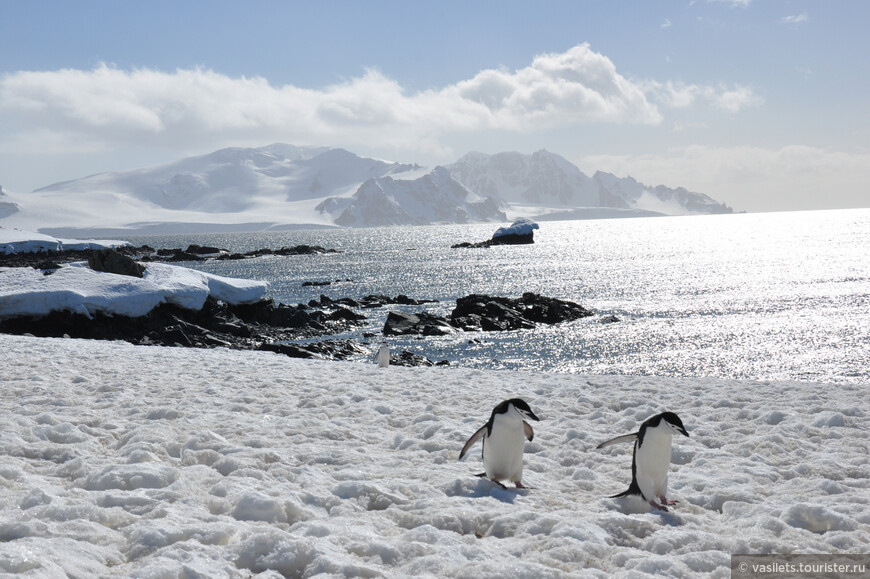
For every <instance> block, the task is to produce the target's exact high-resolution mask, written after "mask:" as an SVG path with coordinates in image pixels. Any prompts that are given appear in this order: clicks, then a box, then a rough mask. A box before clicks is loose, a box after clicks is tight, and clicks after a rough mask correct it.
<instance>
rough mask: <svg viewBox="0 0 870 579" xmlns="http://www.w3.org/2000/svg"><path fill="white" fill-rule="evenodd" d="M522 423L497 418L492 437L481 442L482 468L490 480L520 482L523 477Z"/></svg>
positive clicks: (523, 444)
mask: <svg viewBox="0 0 870 579" xmlns="http://www.w3.org/2000/svg"><path fill="white" fill-rule="evenodd" d="M524 448H525V434H524V431H523V421H522V420H517V419H516V418H513V417H511V418H502V417H499V416H497V417H496V418H495V421H494V422H493V425H492V435H491V436H489V437H488V438H486V439H485V440H484V441H483V467H484V469H486V477H487V478H488V479H490V480H509V481H513V482H516V481H520V480H522V477H523V450H524Z"/></svg>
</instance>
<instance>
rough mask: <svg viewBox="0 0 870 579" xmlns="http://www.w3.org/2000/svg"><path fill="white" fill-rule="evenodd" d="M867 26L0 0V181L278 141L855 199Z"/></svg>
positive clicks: (811, 14)
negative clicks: (539, 154)
mask: <svg viewBox="0 0 870 579" xmlns="http://www.w3.org/2000/svg"><path fill="white" fill-rule="evenodd" d="M868 24H870V3H866V2H859V1H856V2H836V1H834V2H811V1H798V0H795V1H773V0H767V1H761V0H734V1H732V0H694V1H690V0H681V1H674V2H667V1H664V2H641V1H637V2H633V1H624V2H613V1H593V0H589V1H580V0H575V1H570V2H561V1H549V2H548V1H544V2H538V3H531V2H508V1H503V0H502V1H498V2H495V1H493V2H485V1H482V2H468V1H465V2H453V1H446V2H426V3H423V2H406V1H402V2H398V1H396V2H388V1H381V2H377V1H369V2H362V1H356V2H350V1H348V2H337V1H320V2H286V1H285V2H276V1H258V2H244V3H243V2H223V1H209V2H205V1H203V2H198V1H186V2H164V1H149V2H111V1H108V0H104V1H85V0H77V1H42V0H28V1H27V2H22V1H18V0H0V185H3V186H4V188H5V189H7V190H12V191H15V192H19V193H23V192H26V191H30V190H32V189H34V188H38V187H41V186H44V185H48V184H50V183H53V182H56V181H60V180H65V179H74V178H78V177H82V176H85V175H87V174H91V173H95V172H101V171H109V170H119V169H126V168H135V167H141V166H146V165H152V164H157V163H165V162H169V161H173V160H176V159H178V158H180V157H183V156H189V155H197V154H204V153H208V152H211V151H214V150H216V149H219V148H222V147H225V146H262V145H266V144H269V143H271V142H275V141H280V142H288V143H292V144H297V145H332V146H342V147H345V148H347V149H349V150H351V151H353V152H355V153H357V154H363V155H371V156H378V157H383V158H388V159H390V160H397V161H403V162H418V163H422V164H437V163H449V162H452V161H454V160H456V159H457V158H458V157H460V156H461V155H463V154H465V153H466V152H469V151H471V150H478V151H483V152H486V153H496V152H499V151H504V150H516V151H520V152H524V153H531V152H534V151H536V150H539V149H547V150H550V151H552V152H555V153H558V154H560V155H562V156H564V157H566V158H567V159H568V160H570V161H572V162H574V163H575V164H577V165H578V166H580V168H581V169H583V170H584V171H586V172H587V173H589V174H592V173H594V171H595V170H598V169H601V170H605V171H610V172H613V173H615V174H617V175H619V176H624V175H629V174H630V175H632V176H634V177H636V178H637V179H639V180H641V181H643V182H645V183H647V184H650V185H657V184H665V185H669V186H672V187H674V186H685V187H687V188H689V189H692V190H695V191H701V192H704V193H707V194H709V195H711V196H713V197H714V198H716V199H717V200H720V201H724V202H725V203H728V204H729V205H731V206H733V207H734V208H735V209H738V210H747V211H770V210H789V209H823V208H839V207H867V206H870V191H868V186H867V183H868V180H870V150H868V149H870V110H868V109H870V64H868V62H870V60H868V58H867V56H866V55H867V54H868V53H870V41H868V36H870V35H868V34H867V32H866V28H867V25H868Z"/></svg>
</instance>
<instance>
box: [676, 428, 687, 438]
mask: <svg viewBox="0 0 870 579" xmlns="http://www.w3.org/2000/svg"><path fill="white" fill-rule="evenodd" d="M677 432H679V433H680V434H682V435H683V436H689V432H688V431H687V430H686V429H685V428H683V427H682V426H681V427H680V428H678V429H677Z"/></svg>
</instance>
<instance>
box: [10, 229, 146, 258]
mask: <svg viewBox="0 0 870 579" xmlns="http://www.w3.org/2000/svg"><path fill="white" fill-rule="evenodd" d="M122 245H130V244H129V242H127V241H116V240H112V239H103V240H98V239H57V238H54V237H51V236H50V235H44V234H42V233H36V232H34V231H23V230H21V229H10V228H7V227H0V253H5V254H10V253H39V252H43V251H61V250H63V249H79V250H82V249H105V248H108V247H120V246H122Z"/></svg>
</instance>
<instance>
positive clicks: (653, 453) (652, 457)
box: [635, 431, 672, 501]
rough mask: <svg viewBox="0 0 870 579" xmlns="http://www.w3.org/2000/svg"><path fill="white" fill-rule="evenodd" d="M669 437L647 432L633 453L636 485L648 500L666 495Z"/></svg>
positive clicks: (669, 449)
mask: <svg viewBox="0 0 870 579" xmlns="http://www.w3.org/2000/svg"><path fill="white" fill-rule="evenodd" d="M671 438H672V437H671V436H670V435H669V434H665V433H658V432H655V431H653V432H648V433H647V434H646V436H644V440H643V445H642V446H641V447H640V448H638V449H637V452H636V455H635V467H636V474H635V476H636V477H637V486H638V487H639V488H640V492H641V493H643V496H644V498H645V499H646V500H648V501H651V500H655V499H658V498H659V497H661V496H665V495H667V491H668V468H669V467H670V465H671Z"/></svg>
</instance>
